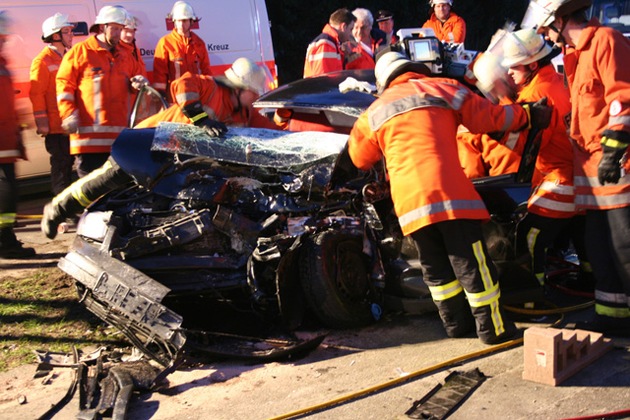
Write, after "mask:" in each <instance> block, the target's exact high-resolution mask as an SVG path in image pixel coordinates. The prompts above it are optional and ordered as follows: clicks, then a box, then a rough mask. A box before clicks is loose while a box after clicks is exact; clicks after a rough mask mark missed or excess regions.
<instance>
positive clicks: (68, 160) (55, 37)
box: [29, 13, 74, 194]
mask: <svg viewBox="0 0 630 420" xmlns="http://www.w3.org/2000/svg"><path fill="white" fill-rule="evenodd" d="M72 29H74V24H73V23H70V21H69V20H68V16H67V15H64V14H61V13H55V14H54V15H53V16H51V17H49V18H48V19H46V20H45V21H44V23H42V41H44V42H45V43H46V44H48V45H46V47H44V49H43V50H42V51H41V52H40V53H39V54H38V55H37V57H35V58H34V59H33V62H32V63H31V70H30V81H31V88H30V90H29V98H30V100H31V104H33V116H34V117H35V125H36V126H37V134H39V135H40V136H43V137H44V144H45V146H46V151H47V152H48V153H49V154H50V183H51V189H52V192H53V194H58V193H60V192H61V191H63V189H64V188H66V187H67V186H68V185H70V183H71V182H72V164H73V161H74V159H73V158H72V156H71V155H70V137H68V134H67V133H66V132H65V130H64V129H63V128H62V127H61V118H59V110H58V109H57V90H56V82H55V78H56V77H57V71H58V70H59V65H60V64H61V59H62V58H63V56H64V54H65V53H66V51H67V50H68V49H70V47H72V39H73V33H72Z"/></svg>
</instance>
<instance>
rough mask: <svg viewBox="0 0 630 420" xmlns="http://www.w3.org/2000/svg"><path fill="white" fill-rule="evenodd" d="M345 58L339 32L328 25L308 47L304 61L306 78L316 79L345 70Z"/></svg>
mask: <svg viewBox="0 0 630 420" xmlns="http://www.w3.org/2000/svg"><path fill="white" fill-rule="evenodd" d="M344 60H345V57H344V55H343V53H342V51H341V49H340V45H339V34H337V30H336V29H335V28H333V27H332V26H330V25H329V24H326V26H324V29H323V30H322V33H321V34H319V35H318V36H317V38H315V39H314V40H313V42H311V43H310V44H309V45H308V48H307V49H306V58H305V60H304V77H314V76H319V75H320V74H325V73H330V72H333V71H339V70H343V69H344Z"/></svg>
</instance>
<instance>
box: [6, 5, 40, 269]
mask: <svg viewBox="0 0 630 420" xmlns="http://www.w3.org/2000/svg"><path fill="white" fill-rule="evenodd" d="M9 26H10V20H9V16H8V14H7V12H6V11H5V10H0V97H1V98H2V101H0V258H7V259H14V258H17V259H20V258H29V257H32V256H33V255H35V250H34V249H33V248H27V247H24V246H23V245H22V242H20V241H19V240H18V239H17V238H16V237H15V232H14V231H13V227H14V226H15V217H16V209H17V201H18V196H17V182H16V180H15V162H16V161H17V160H18V159H26V155H25V153H24V146H23V145H22V135H21V133H20V127H19V125H18V116H17V112H16V109H15V88H14V86H13V80H12V79H11V73H10V72H9V69H8V67H7V66H8V63H7V60H6V59H5V58H4V55H3V49H4V45H5V43H6V42H7V40H8V38H9V35H10V30H9Z"/></svg>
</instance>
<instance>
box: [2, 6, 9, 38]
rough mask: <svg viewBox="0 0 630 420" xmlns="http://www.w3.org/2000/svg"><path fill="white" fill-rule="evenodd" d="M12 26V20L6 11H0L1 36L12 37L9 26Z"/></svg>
mask: <svg viewBox="0 0 630 420" xmlns="http://www.w3.org/2000/svg"><path fill="white" fill-rule="evenodd" d="M10 25H11V20H10V19H9V15H8V14H7V11H6V10H0V35H11V32H10V31H9V26H10Z"/></svg>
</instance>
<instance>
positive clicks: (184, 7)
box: [170, 1, 199, 20]
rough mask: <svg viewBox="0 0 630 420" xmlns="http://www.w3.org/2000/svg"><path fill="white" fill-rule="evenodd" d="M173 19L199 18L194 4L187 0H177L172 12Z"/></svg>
mask: <svg viewBox="0 0 630 420" xmlns="http://www.w3.org/2000/svg"><path fill="white" fill-rule="evenodd" d="M170 18H171V20H188V19H192V20H199V18H198V17H197V15H195V11H194V10H193V8H192V6H191V5H190V4H188V3H186V2H185V1H176V2H175V4H174V5H173V9H172V10H171V14H170Z"/></svg>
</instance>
